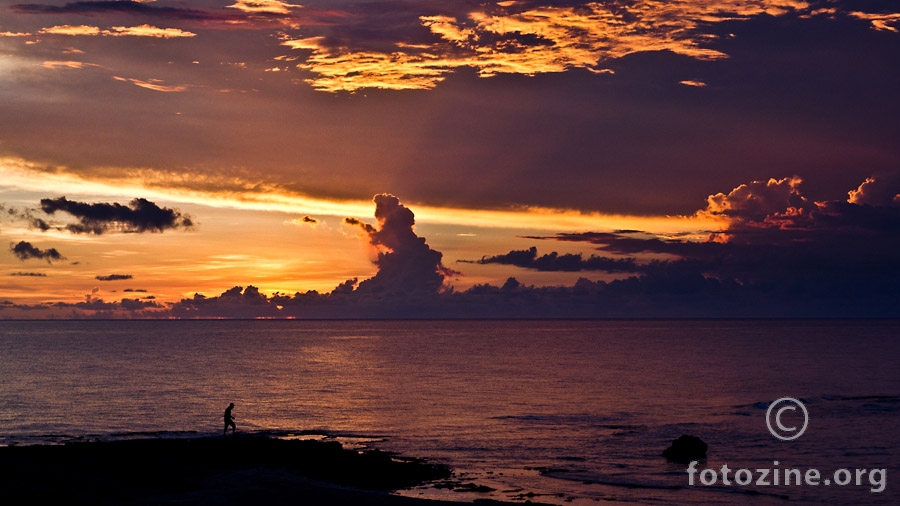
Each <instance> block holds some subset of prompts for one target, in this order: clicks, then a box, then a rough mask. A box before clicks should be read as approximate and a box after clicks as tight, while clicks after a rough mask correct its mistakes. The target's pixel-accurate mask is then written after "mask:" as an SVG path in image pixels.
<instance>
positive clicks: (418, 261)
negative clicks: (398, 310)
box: [345, 193, 453, 295]
mask: <svg viewBox="0 0 900 506" xmlns="http://www.w3.org/2000/svg"><path fill="white" fill-rule="evenodd" d="M374 201H375V218H376V219H377V220H378V225H379V228H377V229H376V228H375V227H373V226H371V225H369V224H367V223H362V222H360V221H359V220H356V219H354V218H348V219H346V220H345V223H347V224H350V225H356V226H359V227H360V228H362V229H363V230H364V231H365V232H366V234H368V236H369V242H370V243H371V244H372V245H373V246H375V247H376V248H379V249H380V250H381V251H379V253H378V258H377V259H376V260H375V265H377V266H378V272H377V273H376V274H375V276H373V277H371V278H369V279H367V280H365V281H362V282H361V283H359V286H358V287H357V289H356V291H357V292H360V293H369V294H376V295H410V294H415V293H435V292H437V291H438V290H440V289H441V286H442V285H443V283H444V278H445V277H446V276H448V275H451V274H452V273H453V271H452V270H450V269H448V268H446V267H444V265H443V264H442V263H441V258H442V257H443V255H442V254H441V252H439V251H435V250H433V249H431V247H430V246H428V244H426V243H425V238H424V237H419V236H417V235H416V233H415V231H414V230H413V226H414V225H415V223H416V220H415V215H414V214H413V212H412V211H411V210H410V209H409V208H408V207H406V206H404V205H403V204H401V203H400V199H398V198H397V197H395V196H393V195H389V194H386V193H383V194H381V195H376V196H375V198H374Z"/></svg>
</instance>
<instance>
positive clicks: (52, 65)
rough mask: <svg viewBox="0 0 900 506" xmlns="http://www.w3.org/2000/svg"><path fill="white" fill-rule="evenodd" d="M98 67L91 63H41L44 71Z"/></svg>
mask: <svg viewBox="0 0 900 506" xmlns="http://www.w3.org/2000/svg"><path fill="white" fill-rule="evenodd" d="M98 66H99V65H96V64H93V63H84V62H80V61H52V60H51V61H45V62H43V63H41V67H44V68H45V69H51V70H56V69H83V68H85V67H98Z"/></svg>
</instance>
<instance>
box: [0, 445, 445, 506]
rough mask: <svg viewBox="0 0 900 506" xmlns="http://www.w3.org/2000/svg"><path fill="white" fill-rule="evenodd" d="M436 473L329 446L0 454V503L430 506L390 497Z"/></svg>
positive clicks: (14, 450) (17, 449)
mask: <svg viewBox="0 0 900 506" xmlns="http://www.w3.org/2000/svg"><path fill="white" fill-rule="evenodd" d="M450 476H451V470H450V469H449V468H448V467H446V466H443V465H437V464H431V463H428V462H424V461H422V460H418V459H411V458H403V457H399V456H396V455H391V454H389V453H386V452H382V451H379V450H368V451H364V452H359V451H355V450H347V449H344V448H343V447H342V446H341V445H340V443H338V442H335V441H313V440H285V439H276V438H269V437H261V436H240V435H239V436H238V437H236V438H232V437H200V438H192V439H137V440H123V441H107V442H77V443H68V444H64V445H34V446H9V447H4V448H0V490H2V494H3V496H4V498H5V499H6V500H5V501H4V504H11V505H14V504H41V503H49V504H67V505H71V504H92V505H114V504H115V505H150V504H154V505H155V504H171V505H175V504H177V505H221V506H230V505H238V504H241V505H245V504H262V505H287V504H305V505H338V504H341V505H343V504H370V505H375V506H379V505H381V506H425V505H429V506H436V505H441V504H444V505H449V504H455V503H442V502H437V501H427V500H422V499H414V498H408V497H400V496H396V495H391V494H390V493H391V492H393V491H396V490H401V489H406V488H410V487H414V486H417V485H421V484H424V483H428V482H431V481H435V480H443V479H447V478H449V477H450Z"/></svg>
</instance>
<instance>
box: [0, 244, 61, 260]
mask: <svg viewBox="0 0 900 506" xmlns="http://www.w3.org/2000/svg"><path fill="white" fill-rule="evenodd" d="M9 250H10V251H11V252H12V253H13V254H14V255H16V256H17V257H18V258H19V260H22V261H23V262H24V261H25V260H28V259H31V258H36V259H40V260H46V261H47V263H51V262H52V261H53V260H65V257H64V256H62V255H61V254H60V253H59V251H57V250H56V248H50V249H47V250H42V249H40V248H38V247H36V246H34V245H32V244H31V243H30V242H27V241H19V242H18V243H16V244H12V243H10V245H9Z"/></svg>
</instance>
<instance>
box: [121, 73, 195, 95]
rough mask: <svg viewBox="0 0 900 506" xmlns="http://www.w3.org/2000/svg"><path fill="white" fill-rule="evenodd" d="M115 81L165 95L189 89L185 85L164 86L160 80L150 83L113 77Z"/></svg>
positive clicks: (151, 80) (150, 81)
mask: <svg viewBox="0 0 900 506" xmlns="http://www.w3.org/2000/svg"><path fill="white" fill-rule="evenodd" d="M113 79H115V80H116V81H123V82H126V83H131V84H133V85H135V86H140V87H141V88H147V89H148V90H153V91H161V92H164V93H176V92H180V91H185V90H187V89H188V87H187V86H185V85H174V86H167V85H164V84H162V81H161V80H159V79H150V80H149V81H141V80H140V79H133V78H130V77H119V76H113Z"/></svg>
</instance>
